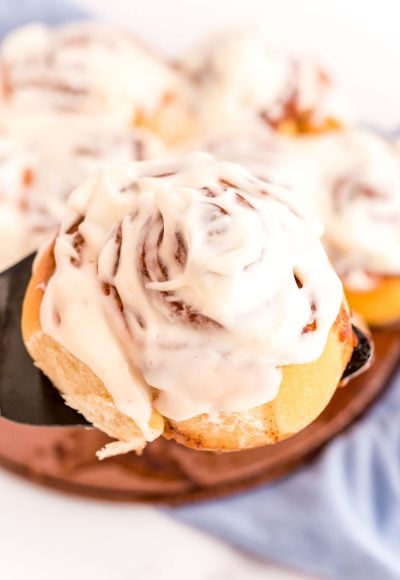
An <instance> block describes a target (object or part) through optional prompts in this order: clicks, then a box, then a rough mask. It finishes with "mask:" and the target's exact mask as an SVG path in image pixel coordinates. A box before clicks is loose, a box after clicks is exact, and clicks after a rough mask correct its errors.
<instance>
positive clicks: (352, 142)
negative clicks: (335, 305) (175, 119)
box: [204, 129, 400, 326]
mask: <svg viewBox="0 0 400 580" xmlns="http://www.w3.org/2000/svg"><path fill="white" fill-rule="evenodd" d="M204 147H205V148H206V149H207V150H209V151H210V152H212V153H213V154H215V155H216V156H217V157H218V158H220V159H230V160H233V161H236V162H239V163H241V164H243V165H244V166H245V167H247V168H248V169H249V170H250V171H252V172H253V173H254V174H255V175H257V176H259V177H262V178H264V179H269V180H272V181H273V182H274V183H278V184H280V185H284V186H286V187H288V188H290V189H292V190H293V191H295V192H296V196H297V197H298V198H299V202H300V203H301V204H302V207H303V208H306V210H307V212H309V213H310V214H311V215H313V216H314V217H315V218H316V219H318V220H320V221H321V222H322V223H323V225H324V228H325V232H324V236H323V242H324V244H325V247H326V249H327V251H328V254H329V256H330V258H331V260H332V262H333V265H334V267H335V269H336V271H337V272H338V274H339V275H340V277H341V279H342V281H343V283H344V286H345V289H346V293H347V296H348V299H349V302H350V305H351V306H352V307H353V308H354V309H355V310H357V311H358V312H359V313H360V314H361V315H362V316H363V317H364V318H365V319H366V320H367V322H368V323H369V324H371V325H374V326H383V325H391V324H394V323H397V322H399V321H400V261H399V260H400V154H399V149H398V147H397V146H396V143H395V142H394V141H392V140H390V139H387V138H385V137H382V136H380V135H378V134H376V133H373V132H372V131H369V130H365V129H351V130H350V129H347V130H343V131H339V132H335V133H331V134H329V135H324V136H318V137H315V136H312V137H311V136H310V137H307V138H303V139H302V140H301V142H300V141H299V140H295V139H290V138H285V137H282V136H277V135H274V134H271V133H268V134H264V133H261V132H260V131H249V132H248V133H245V132H242V133H240V134H239V133H238V132H236V133H235V132H233V133H232V134H228V135H226V136H220V137H219V138H218V139H213V140H212V139H211V140H209V141H207V142H206V143H205V144H204Z"/></svg>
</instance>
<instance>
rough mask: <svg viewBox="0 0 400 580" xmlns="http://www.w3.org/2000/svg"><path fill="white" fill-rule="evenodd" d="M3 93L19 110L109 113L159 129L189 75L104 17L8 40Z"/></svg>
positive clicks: (33, 29)
mask: <svg viewBox="0 0 400 580" xmlns="http://www.w3.org/2000/svg"><path fill="white" fill-rule="evenodd" d="M0 71H1V74H0V77H1V78H0V80H1V86H2V99H3V103H5V104H6V105H7V104H8V105H11V106H13V107H17V108H18V109H19V110H29V111H32V110H36V111H37V110H45V111H57V112H63V113H69V114H70V113H73V114H81V115H91V116H101V117H107V118H110V119H113V120H114V121H115V122H118V123H122V124H123V125H127V124H128V125H129V124H131V123H133V124H134V125H135V126H144V127H147V128H149V127H151V128H155V129H157V121H158V119H159V118H160V117H162V110H163V109H164V108H168V107H169V106H171V104H172V103H173V101H174V99H175V97H176V95H177V93H178V92H179V91H178V87H179V85H180V83H181V82H182V80H181V79H180V76H179V74H178V73H177V72H176V71H175V70H173V69H172V68H171V67H170V66H169V65H168V63H166V62H163V61H162V60H161V59H160V58H159V57H158V56H157V55H156V54H154V53H153V52H152V51H151V50H150V49H148V48H147V46H145V45H144V44H142V43H141V42H140V41H137V40H136V39H134V38H133V37H132V36H131V35H130V34H129V33H128V32H126V31H123V30H120V29H118V28H116V27H114V26H112V25H109V24H104V23H100V22H90V21H87V22H78V23H73V24H66V25H62V26H58V27H55V28H48V27H46V26H44V25H39V24H33V25H29V26H25V27H23V28H20V29H17V30H16V31H14V32H12V33H11V34H10V35H9V36H7V37H6V39H5V40H4V41H3V44H2V47H1V53H0Z"/></svg>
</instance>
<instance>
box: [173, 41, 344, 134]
mask: <svg viewBox="0 0 400 580" xmlns="http://www.w3.org/2000/svg"><path fill="white" fill-rule="evenodd" d="M182 68H183V70H184V71H186V72H187V73H188V74H189V75H190V76H191V77H192V79H193V82H194V85H195V89H194V92H195V95H194V98H196V97H197V99H198V108H199V110H200V116H201V121H200V122H201V124H202V128H203V129H204V128H206V130H210V128H213V129H214V130H215V132H216V133H217V132H218V131H221V130H225V129H226V126H228V125H229V126H235V125H236V126H238V125H244V126H248V125H249V123H251V122H252V121H253V122H257V120H258V118H259V116H260V115H261V114H265V115H266V117H268V118H269V119H270V121H271V122H272V123H274V122H276V121H279V120H280V119H281V118H282V117H283V118H285V103H287V102H288V101H289V100H292V102H293V103H294V102H295V108H296V110H297V111H298V113H308V112H311V119H312V121H313V123H314V124H315V125H316V126H319V125H320V124H323V123H324V121H325V120H326V119H327V118H328V117H330V118H334V119H338V120H342V119H343V120H345V119H347V118H348V114H347V112H346V111H345V108H344V106H343V105H342V103H341V102H340V99H339V97H338V95H337V94H336V92H335V91H334V89H333V87H332V85H331V83H330V81H329V79H328V78H327V76H326V74H325V72H324V71H323V69H322V68H321V67H320V66H319V64H318V63H317V62H316V61H315V60H314V59H313V58H312V57H311V56H309V55H307V54H300V53H297V54H296V56H294V55H293V54H291V53H290V51H288V50H286V49H284V48H283V47H279V46H274V45H271V44H270V43H268V41H267V40H266V39H265V37H264V35H263V34H262V33H261V32H259V31H254V30H237V31H232V32H231V33H225V34H217V35H215V36H213V37H211V38H208V39H206V40H205V41H204V42H203V43H201V44H200V46H198V47H195V48H194V49H192V50H191V51H189V52H188V54H187V55H186V57H184V59H183V62H182Z"/></svg>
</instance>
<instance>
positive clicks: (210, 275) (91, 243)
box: [22, 153, 355, 457]
mask: <svg viewBox="0 0 400 580" xmlns="http://www.w3.org/2000/svg"><path fill="white" fill-rule="evenodd" d="M321 233H322V229H321V226H320V225H319V224H318V223H317V222H314V221H312V220H310V219H308V218H307V217H305V216H304V215H303V213H302V211H300V210H299V208H298V207H297V205H296V204H295V203H294V202H293V199H292V197H291V196H290V194H288V193H287V192H286V190H284V189H282V188H279V187H276V186H273V185H271V184H269V183H266V182H264V181H261V180H259V179H257V178H255V177H254V176H253V175H252V174H251V173H249V172H248V171H247V170H245V169H244V168H243V167H242V166H240V165H238V164H235V163H228V162H217V161H215V160H214V159H213V157H212V156H210V155H208V154H205V153H194V154H192V155H188V156H186V157H183V158H180V159H176V160H167V161H145V162H137V163H131V164H127V165H122V166H115V167H111V168H108V169H104V170H102V171H100V172H99V173H98V174H97V175H96V176H95V177H92V178H91V179H89V180H87V181H86V182H85V183H84V184H83V185H81V186H80V187H78V188H77V189H76V190H75V191H74V192H73V193H72V195H71V197H70V198H69V201H68V213H67V215H66V217H65V219H64V221H63V225H62V228H61V231H60V233H59V235H58V236H57V237H56V238H55V240H54V242H53V244H52V245H51V246H49V247H48V248H47V249H46V250H45V251H44V252H42V253H41V254H40V255H39V257H38V258H37V260H36V264H35V268H34V272H33V276H32V280H31V282H30V285H29V287H28V289H27V293H26V298H25V303H24V309H23V320H22V327H23V335H24V340H25V343H26V346H27V349H28V351H29V352H30V354H31V356H32V357H33V359H34V360H35V364H36V365H38V366H39V367H40V368H41V369H42V370H43V371H44V372H45V373H46V374H47V375H48V376H49V377H50V379H51V380H52V381H53V383H54V385H55V386H56V387H57V388H58V389H59V390H60V392H61V393H62V394H63V396H64V398H65V400H66V402H67V404H69V405H70V406H72V407H74V408H75V409H77V410H79V411H80V412H81V413H83V414H84V415H85V416H86V417H87V419H88V420H89V421H90V422H92V423H93V424H94V425H95V426H97V427H98V428H100V429H102V430H103V431H105V432H106V433H108V434H109V435H111V436H112V437H114V438H116V439H117V441H116V442H115V443H112V444H111V445H110V447H108V448H107V449H105V450H102V451H101V452H100V457H105V456H107V455H111V454H115V453H123V452H127V451H129V450H132V449H134V450H136V451H140V450H141V449H143V447H144V446H145V444H146V442H148V441H152V440H154V439H155V438H157V437H158V436H160V435H164V436H165V437H168V438H174V439H176V440H177V441H178V442H180V443H183V444H184V445H187V446H189V447H193V448H196V449H212V450H222V451H232V450H238V449H245V448H250V447H255V446H258V445H264V444H268V443H275V442H276V441H279V440H280V439H283V438H285V437H288V436H289V435H291V434H293V433H296V432H297V431H299V430H300V429H302V428H303V427H305V426H306V425H307V424H308V423H310V422H311V421H312V420H313V419H314V418H315V417H316V416H317V415H318V414H319V413H320V412H321V411H322V410H323V409H324V407H325V406H326V405H327V403H328V401H329V400H330V398H331V397H332V395H333V393H334V391H335V389H336V387H337V385H338V383H339V381H340V379H341V376H342V374H343V371H344V369H345V367H346V365H347V363H348V361H349V359H350V357H351V354H352V351H353V348H354V345H355V337H354V334H353V331H352V326H351V323H350V318H349V313H348V310H347V307H346V305H345V302H344V298H343V289H342V285H341V282H340V280H339V278H338V277H337V275H336V274H335V272H334V270H333V269H332V267H331V265H330V263H329V261H328V258H327V256H326V253H325V251H324V249H323V247H322V244H321V241H320V239H319V238H320V235H321Z"/></svg>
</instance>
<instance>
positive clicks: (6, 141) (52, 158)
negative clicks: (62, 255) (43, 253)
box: [0, 113, 165, 270]
mask: <svg viewBox="0 0 400 580" xmlns="http://www.w3.org/2000/svg"><path fill="white" fill-rule="evenodd" d="M2 123H3V124H2V132H1V133H0V270H3V269H5V268H6V267H8V266H10V265H11V264H12V263H14V262H16V261H17V260H18V259H20V258H22V257H23V256H25V255H27V254H29V253H30V252H33V251H34V250H35V249H37V247H38V246H39V245H40V243H41V242H43V241H44V240H45V239H47V238H48V237H49V236H52V235H54V233H55V231H56V230H57V228H58V226H59V224H60V222H61V219H62V216H63V213H64V208H65V203H66V199H67V197H68V195H69V194H70V193H71V191H72V189H73V188H74V187H76V186H77V185H78V184H79V183H81V182H82V181H83V180H84V179H85V178H86V177H87V176H89V175H90V174H91V173H92V172H93V171H95V170H96V168H97V167H98V166H99V165H102V164H108V163H116V162H124V161H135V160H141V159H147V158H149V157H153V156H159V155H161V154H165V153H164V147H163V146H162V145H161V144H160V142H159V141H158V139H157V138H156V137H155V136H153V135H150V134H148V133H145V132H144V131H139V130H137V129H136V130H133V129H129V128H122V127H114V126H113V125H112V124H110V123H106V122H104V121H103V122H100V120H97V121H94V120H93V119H91V118H83V117H80V116H70V117H69V118H68V119H65V118H64V117H63V116H60V115H57V114H55V115H50V114H45V115H35V116H32V115H23V114H22V113H19V114H15V113H14V114H10V115H8V118H7V120H3V121H2ZM43 135H47V136H51V138H49V137H46V138H44V137H43Z"/></svg>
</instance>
